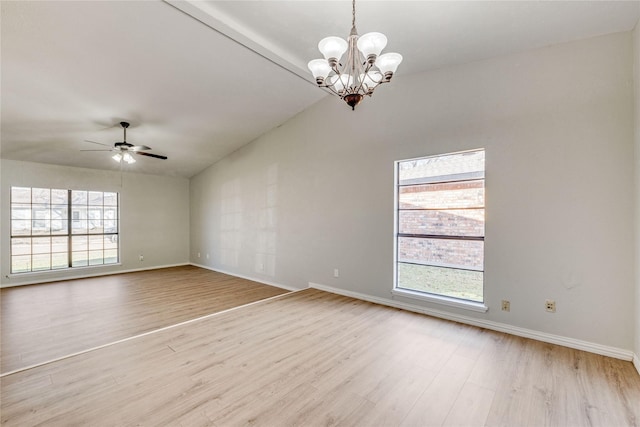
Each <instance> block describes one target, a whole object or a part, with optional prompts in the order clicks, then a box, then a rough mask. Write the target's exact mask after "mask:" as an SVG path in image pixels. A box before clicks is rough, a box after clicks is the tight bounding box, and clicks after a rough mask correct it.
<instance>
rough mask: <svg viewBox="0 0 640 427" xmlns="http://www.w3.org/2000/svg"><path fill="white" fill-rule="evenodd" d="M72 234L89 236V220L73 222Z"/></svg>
mask: <svg viewBox="0 0 640 427" xmlns="http://www.w3.org/2000/svg"><path fill="white" fill-rule="evenodd" d="M71 232H72V233H73V234H87V220H86V219H83V220H79V221H71Z"/></svg>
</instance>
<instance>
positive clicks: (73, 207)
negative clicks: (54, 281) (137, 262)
mask: <svg viewBox="0 0 640 427" xmlns="http://www.w3.org/2000/svg"><path fill="white" fill-rule="evenodd" d="M14 189H28V190H29V202H28V203H26V202H24V201H14ZM34 190H46V191H48V193H49V196H48V201H47V203H41V202H38V201H34ZM9 191H10V193H9V194H10V200H9V215H10V219H9V221H10V222H9V270H10V274H11V275H12V276H14V275H15V276H22V275H33V274H43V273H45V274H46V273H55V272H62V271H70V270H78V269H84V268H95V267H110V266H114V265H121V263H120V259H121V239H120V223H121V217H120V193H118V192H117V191H97V190H72V189H61V188H43V187H28V186H20V185H12V186H11V187H10V190H9ZM54 191H55V192H57V193H58V194H60V193H61V192H63V193H66V201H65V202H64V203H60V202H56V201H55V200H54ZM74 192H85V193H86V194H87V195H88V194H89V193H100V195H101V204H99V205H98V204H95V203H94V204H91V203H90V201H89V200H88V198H87V200H86V203H84V204H83V203H80V204H78V203H74V200H73V193H74ZM107 194H109V195H110V196H109V197H110V199H107V197H108V196H106V195H107ZM114 197H115V204H106V205H105V201H106V200H113V198H114ZM107 203H108V202H107ZM78 206H84V207H85V210H86V211H87V212H88V211H89V210H90V209H92V208H95V209H99V210H100V211H101V212H102V215H101V218H100V219H99V221H100V223H101V224H102V226H101V230H100V232H95V231H93V232H91V231H90V230H89V229H88V228H87V230H84V232H77V231H75V225H77V223H79V222H81V219H80V216H81V215H80V214H79V213H78V212H77V211H78V208H77V207H78ZM27 207H28V210H30V213H29V214H28V217H29V218H28V219H23V218H14V209H20V208H22V209H25V208H27ZM38 208H39V209H42V208H44V209H46V210H48V214H46V215H44V216H47V217H48V219H47V218H45V219H38V218H34V217H33V216H32V215H33V212H34V209H38ZM56 210H58V211H56ZM60 210H62V211H65V210H66V215H65V216H64V217H62V216H61V215H53V212H54V211H56V212H57V213H59V212H60ZM107 210H109V211H110V212H112V213H113V215H115V218H105V211H107ZM74 213H75V214H76V215H74ZM54 216H60V218H55V219H54V218H53V217H54ZM76 217H77V219H76ZM14 221H26V222H27V223H28V224H29V228H28V233H23V234H14ZM35 221H45V222H47V223H48V227H47V226H45V228H46V229H47V232H46V233H38V232H36V233H34V231H33V230H34V229H33V227H34V225H33V224H34V222H35ZM54 221H57V222H60V223H61V224H64V226H63V228H62V229H60V230H58V229H56V230H54V229H53V222H54ZM85 221H87V222H88V221H89V217H88V216H87V219H86V220H85ZM106 221H110V224H112V225H115V228H110V230H109V231H108V232H107V230H106V229H105V226H104V225H105V222H106ZM25 231H26V229H25ZM98 236H99V237H100V238H99V239H95V238H96V237H98ZM113 236H115V240H114V238H113ZM91 237H93V238H94V240H95V241H97V240H102V244H101V249H100V250H99V251H100V252H101V257H100V258H95V260H100V261H101V262H100V263H93V264H92V259H91V250H92V249H91V248H90V246H89V240H90V238H91ZM39 238H43V239H47V238H48V239H50V240H49V243H48V245H49V248H48V251H47V252H41V253H40V252H38V253H35V252H34V239H39ZM55 238H59V239H64V240H66V243H64V245H66V249H65V250H64V251H56V250H55V248H54V246H55V244H56V243H55V242H54V239H55ZM74 238H85V239H86V240H87V249H86V253H87V260H86V264H85V263H82V264H78V263H77V261H76V260H74V253H78V251H77V250H76V251H74V241H73V240H74ZM14 239H28V240H29V250H28V253H24V254H23V253H20V254H14ZM106 239H109V240H111V242H112V244H113V246H115V248H114V247H111V248H105V241H106ZM57 244H58V245H60V243H57ZM58 249H59V248H58ZM94 250H97V249H94ZM107 251H109V255H107V254H106V253H105V252H107ZM114 251H115V261H109V260H112V259H113V258H114V257H113V254H114ZM56 254H58V255H59V257H58V264H57V265H54V257H55V255H56ZM61 254H64V258H65V260H64V261H63V260H62V259H61V257H60V255H61ZM94 254H95V252H94ZM34 255H46V256H48V257H49V262H48V267H45V268H37V267H35V269H34ZM14 256H28V257H29V261H28V263H29V264H28V269H17V270H16V269H14ZM95 260H93V261H94V262H95ZM61 261H62V262H61ZM74 264H76V265H74ZM62 265H64V266H62Z"/></svg>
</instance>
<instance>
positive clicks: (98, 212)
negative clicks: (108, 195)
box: [87, 207, 104, 234]
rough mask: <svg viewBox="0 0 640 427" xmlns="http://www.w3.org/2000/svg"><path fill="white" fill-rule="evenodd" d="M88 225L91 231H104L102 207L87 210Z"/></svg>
mask: <svg viewBox="0 0 640 427" xmlns="http://www.w3.org/2000/svg"><path fill="white" fill-rule="evenodd" d="M87 227H88V228H89V233H94V234H95V233H103V232H104V229H103V227H102V208H94V207H92V208H89V210H88V211H87Z"/></svg>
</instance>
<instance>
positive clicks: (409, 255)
mask: <svg viewBox="0 0 640 427" xmlns="http://www.w3.org/2000/svg"><path fill="white" fill-rule="evenodd" d="M398 261H399V262H412V263H416V264H427V265H437V266H443V267H459V268H468V269H473V270H482V269H483V266H484V242H483V241H478V240H455V239H424V238H416V237H398Z"/></svg>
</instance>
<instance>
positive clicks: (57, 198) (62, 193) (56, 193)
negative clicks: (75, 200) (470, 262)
mask: <svg viewBox="0 0 640 427" xmlns="http://www.w3.org/2000/svg"><path fill="white" fill-rule="evenodd" d="M68 199H69V191H67V190H59V189H53V190H51V204H52V205H67V204H68V203H69V200H68Z"/></svg>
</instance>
